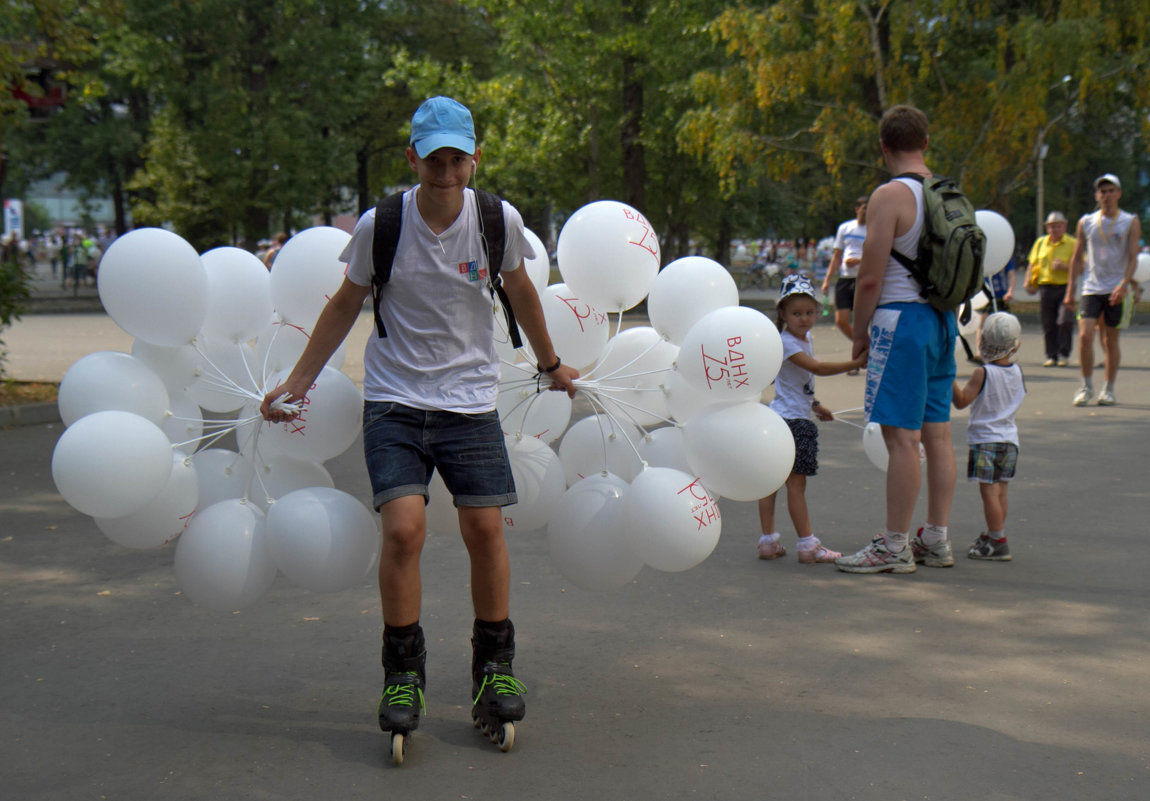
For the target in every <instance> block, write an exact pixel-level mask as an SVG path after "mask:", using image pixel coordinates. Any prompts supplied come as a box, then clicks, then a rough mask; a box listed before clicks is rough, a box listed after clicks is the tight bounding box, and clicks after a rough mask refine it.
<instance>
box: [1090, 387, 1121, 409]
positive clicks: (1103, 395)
mask: <svg viewBox="0 0 1150 801" xmlns="http://www.w3.org/2000/svg"><path fill="white" fill-rule="evenodd" d="M1094 402H1095V403H1097V404H1098V405H1099V406H1113V405H1114V404H1116V403H1117V402H1118V401H1116V400H1115V399H1114V393H1113V392H1111V391H1110V390H1108V389H1104V390H1102V391H1101V392H1099V393H1098V397H1097V398H1095V399H1094Z"/></svg>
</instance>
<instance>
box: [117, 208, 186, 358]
mask: <svg viewBox="0 0 1150 801" xmlns="http://www.w3.org/2000/svg"><path fill="white" fill-rule="evenodd" d="M97 276H98V277H97V279H96V280H97V285H98V286H99V292H100V301H101V303H103V305H104V309H105V310H107V312H108V315H109V316H110V317H111V318H112V319H113V320H115V321H116V325H118V326H120V328H122V329H124V330H125V331H127V332H128V333H129V334H131V335H132V336H134V337H137V338H139V339H143V340H146V341H148V342H151V343H153V344H155V345H169V346H176V345H183V344H186V343H188V342H190V341H191V339H192V337H194V336H195V335H196V333H197V332H198V331H199V330H200V328H201V327H202V326H203V323H204V317H205V315H206V314H207V306H208V278H207V274H206V273H205V272H204V265H203V264H202V263H201V262H200V256H199V254H198V253H196V249H195V248H193V247H192V246H191V245H189V244H188V243H187V242H186V241H185V240H184V239H183V238H182V237H180V236H179V235H178V234H174V233H172V232H171V231H165V230H164V229H162V228H137V229H136V230H134V231H129V232H128V233H126V234H124V235H123V236H121V237H118V238H117V239H116V241H115V242H113V243H112V244H111V245H109V246H108V252H107V253H105V254H104V256H103V258H101V259H100V270H99V273H98V274H97Z"/></svg>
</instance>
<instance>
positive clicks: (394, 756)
mask: <svg viewBox="0 0 1150 801" xmlns="http://www.w3.org/2000/svg"><path fill="white" fill-rule="evenodd" d="M403 745H404V742H403V735H402V734H400V733H399V732H396V733H394V734H392V735H391V761H392V763H394V764H396V765H402V764H403Z"/></svg>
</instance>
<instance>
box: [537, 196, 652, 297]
mask: <svg viewBox="0 0 1150 801" xmlns="http://www.w3.org/2000/svg"><path fill="white" fill-rule="evenodd" d="M556 257H557V258H558V260H559V272H560V274H561V275H562V276H563V280H564V282H566V284H567V285H568V286H569V287H571V290H572V291H573V292H574V293H575V294H576V295H577V296H578V297H580V298H581V299H582V300H583V301H585V302H586V303H589V304H590V305H591V306H594V307H596V308H598V309H602V310H603V311H608V312H614V311H625V310H627V309H630V308H631V307H632V306H635V305H636V304H637V303H639V302H640V301H641V300H643V298H645V297H647V293H648V292H650V291H651V286H652V285H653V284H654V282H655V276H656V275H658V273H659V265H660V263H661V259H660V255H659V239H658V237H656V236H655V232H654V230H653V229H652V228H651V224H650V223H649V222H647V219H646V218H645V217H644V216H643V215H642V214H640V213H639V212H638V211H636V210H635V209H633V208H631V207H630V206H628V205H627V204H625V203H619V202H618V201H615V200H599V201H596V202H594V203H589V204H588V205H586V206H583V207H582V208H581V209H579V210H578V211H576V212H575V213H574V214H572V215H571V217H570V218H569V219H568V220H567V222H566V223H565V224H564V225H563V230H561V231H560V232H559V244H558V248H557V251H556Z"/></svg>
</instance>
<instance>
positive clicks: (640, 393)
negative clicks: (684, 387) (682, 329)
mask: <svg viewBox="0 0 1150 801" xmlns="http://www.w3.org/2000/svg"><path fill="white" fill-rule="evenodd" d="M678 355H679V349H678V348H677V347H676V346H674V345H672V344H671V343H670V342H667V341H666V340H665V339H663V336H662V335H661V334H660V333H659V332H658V331H656V330H655V329H654V328H651V327H650V326H637V327H635V328H628V329H627V330H626V331H620V332H619V333H618V334H616V335H615V336H614V337H612V338H611V340H610V341H609V342H608V343H607V347H606V348H605V349H604V351H603V356H602V358H600V359H599V361H598V362H597V363H596V365H595V368H594V371H593V374H592V375H593V377H594V383H595V385H596V387H597V389H596V391H597V393H598V396H599V401H600V402H601V403H602V404H603V405H604V406H605V407H606V408H607V411H608V412H611V413H613V414H615V415H618V416H619V417H622V418H623V419H625V420H630V421H631V422H633V423H635V424H636V425H641V426H644V425H653V424H655V423H662V422H666V421H667V420H668V419H669V418H670V416H671V410H670V407H669V406H668V404H667V393H666V386H667V384H668V383H669V382H670V379H671V375H672V373H673V372H674V364H675V359H676V357H678Z"/></svg>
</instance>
